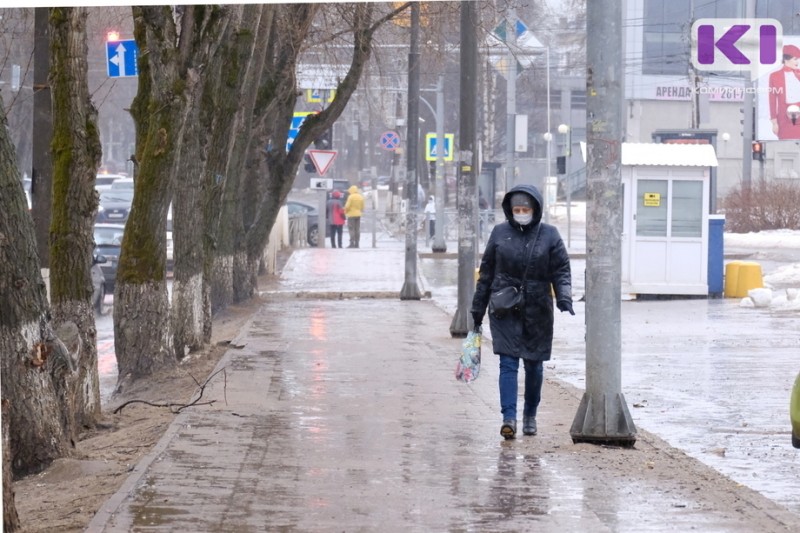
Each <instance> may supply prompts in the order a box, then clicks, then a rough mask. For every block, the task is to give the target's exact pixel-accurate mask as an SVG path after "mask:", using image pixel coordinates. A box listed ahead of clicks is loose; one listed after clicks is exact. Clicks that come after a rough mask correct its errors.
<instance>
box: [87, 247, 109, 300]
mask: <svg viewBox="0 0 800 533" xmlns="http://www.w3.org/2000/svg"><path fill="white" fill-rule="evenodd" d="M107 262H108V259H107V258H106V256H104V255H103V254H99V253H97V249H96V248H95V251H94V254H93V255H92V270H91V275H92V307H93V308H94V310H95V311H96V312H97V314H98V315H103V314H105V307H104V306H103V302H105V299H106V276H105V274H103V268H102V267H101V266H100V265H104V264H106V263H107Z"/></svg>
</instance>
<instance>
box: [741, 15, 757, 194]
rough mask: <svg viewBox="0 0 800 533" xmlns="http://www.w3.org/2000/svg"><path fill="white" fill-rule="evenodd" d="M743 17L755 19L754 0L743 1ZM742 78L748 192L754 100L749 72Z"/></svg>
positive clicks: (744, 176) (745, 185) (744, 170)
mask: <svg viewBox="0 0 800 533" xmlns="http://www.w3.org/2000/svg"><path fill="white" fill-rule="evenodd" d="M744 12H745V13H744V16H745V19H746V20H751V19H754V18H755V17H756V0H745V2H744ZM742 76H743V77H744V101H743V102H742V106H743V107H742V188H744V189H745V190H749V189H750V186H751V184H752V182H753V179H752V176H753V153H752V152H753V141H754V140H755V139H754V138H753V130H755V127H754V124H753V114H754V111H753V110H754V99H753V78H752V76H751V75H750V71H749V70H744V71H743V72H742Z"/></svg>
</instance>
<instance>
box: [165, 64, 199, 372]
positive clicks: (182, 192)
mask: <svg viewBox="0 0 800 533" xmlns="http://www.w3.org/2000/svg"><path fill="white" fill-rule="evenodd" d="M192 83H194V84H195V85H196V86H195V87H193V88H190V89H189V94H190V95H192V96H190V98H191V100H190V102H192V103H190V105H189V110H190V111H189V113H188V114H187V117H186V121H185V124H186V125H185V128H184V133H183V137H184V144H183V150H182V151H181V154H180V155H179V158H178V164H177V165H176V168H181V169H182V177H181V178H182V179H179V180H176V183H175V196H174V197H173V200H172V241H173V244H174V259H175V262H174V266H173V275H172V310H171V319H172V335H173V349H174V351H175V356H176V357H177V358H178V359H182V358H183V357H184V355H185V350H186V349H187V348H188V349H189V351H195V350H199V349H200V348H202V346H203V344H204V341H203V329H204V327H203V326H204V316H205V313H204V311H203V262H204V249H203V203H202V202H203V191H202V176H203V172H204V168H205V158H206V156H205V153H206V146H205V143H203V138H204V134H203V132H202V128H201V127H200V113H199V109H200V108H199V105H195V103H196V102H197V101H199V97H198V96H196V95H195V91H199V90H201V84H200V83H197V80H194V79H193V80H192Z"/></svg>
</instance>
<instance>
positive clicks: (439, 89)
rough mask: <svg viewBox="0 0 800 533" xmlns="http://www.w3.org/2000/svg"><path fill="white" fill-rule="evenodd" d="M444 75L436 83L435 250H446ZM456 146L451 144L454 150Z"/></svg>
mask: <svg viewBox="0 0 800 533" xmlns="http://www.w3.org/2000/svg"><path fill="white" fill-rule="evenodd" d="M444 143H445V140H444V76H442V75H439V81H438V82H437V83H436V227H435V228H434V235H433V246H432V247H431V250H433V251H434V252H446V251H447V243H446V242H445V241H444V224H445V220H444V183H445V176H444ZM454 148H455V147H454V146H451V147H450V149H451V150H453V149H454Z"/></svg>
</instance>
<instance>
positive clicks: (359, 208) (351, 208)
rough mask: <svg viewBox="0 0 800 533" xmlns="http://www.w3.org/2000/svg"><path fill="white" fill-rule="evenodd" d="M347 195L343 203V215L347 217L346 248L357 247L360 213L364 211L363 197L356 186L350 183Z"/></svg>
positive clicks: (359, 231) (359, 232)
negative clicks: (348, 240) (347, 235)
mask: <svg viewBox="0 0 800 533" xmlns="http://www.w3.org/2000/svg"><path fill="white" fill-rule="evenodd" d="M347 192H348V193H349V196H348V197H347V202H346V203H345V204H344V215H345V216H346V217H347V233H348V234H349V236H350V243H349V245H348V246H347V247H348V248H358V245H359V241H360V240H361V214H362V212H363V211H364V197H363V196H362V195H361V193H360V192H359V191H358V187H356V186H355V185H351V186H350V188H349V189H347Z"/></svg>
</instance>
